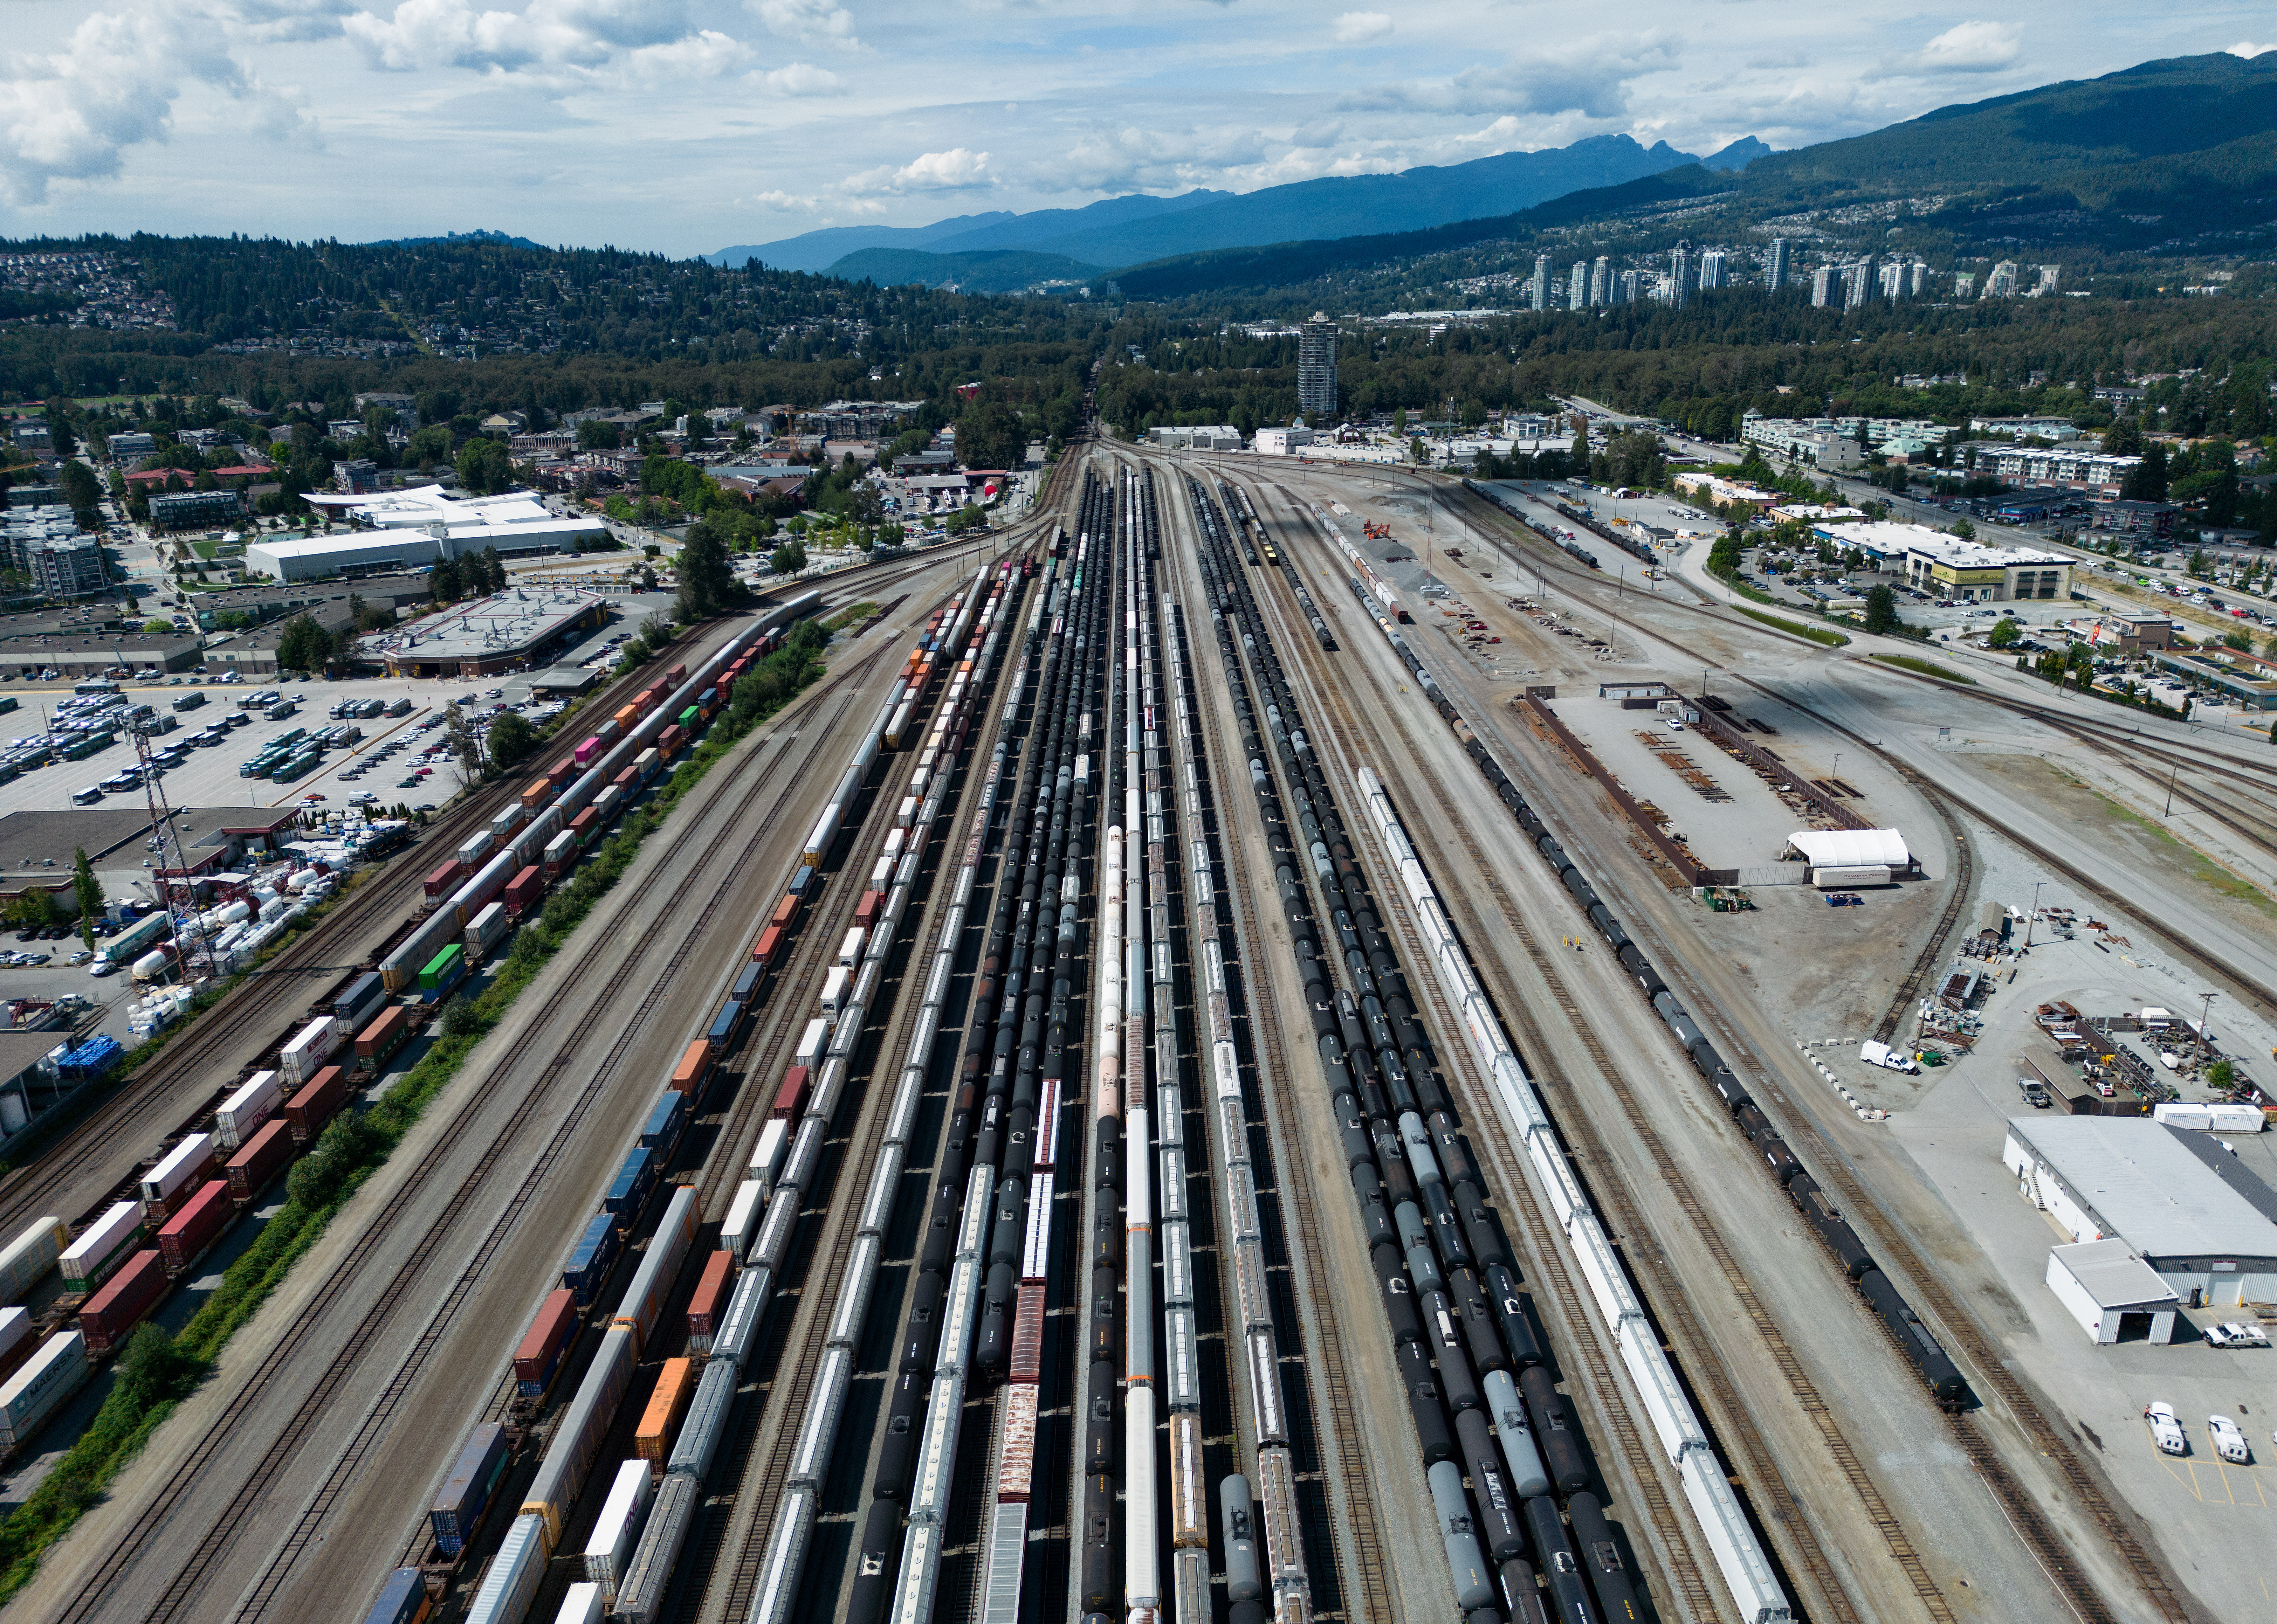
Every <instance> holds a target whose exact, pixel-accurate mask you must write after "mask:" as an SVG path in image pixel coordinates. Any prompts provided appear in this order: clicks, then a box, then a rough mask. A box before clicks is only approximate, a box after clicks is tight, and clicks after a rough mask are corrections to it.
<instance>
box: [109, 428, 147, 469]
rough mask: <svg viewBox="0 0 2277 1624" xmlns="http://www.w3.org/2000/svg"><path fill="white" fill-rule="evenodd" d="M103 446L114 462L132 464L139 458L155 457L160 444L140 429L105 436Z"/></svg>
mask: <svg viewBox="0 0 2277 1624" xmlns="http://www.w3.org/2000/svg"><path fill="white" fill-rule="evenodd" d="M103 444H104V445H105V446H107V447H108V448H109V450H110V459H111V461H113V462H132V461H133V459H135V458H137V457H155V456H156V455H157V454H158V442H157V441H156V439H154V438H153V437H152V436H149V435H147V434H145V433H143V432H142V431H141V429H128V430H126V432H124V433H122V434H114V435H108V436H104V440H103Z"/></svg>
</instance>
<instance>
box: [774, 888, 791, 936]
mask: <svg viewBox="0 0 2277 1624" xmlns="http://www.w3.org/2000/svg"><path fill="white" fill-rule="evenodd" d="M797 917H798V893H797V892H795V891H787V892H784V893H783V897H782V900H781V901H780V902H778V903H776V904H775V916H774V918H773V920H772V921H770V922H771V923H772V924H773V926H774V927H775V929H777V930H789V929H790V922H791V921H793V920H794V919H796V918H797Z"/></svg>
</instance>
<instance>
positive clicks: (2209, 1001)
mask: <svg viewBox="0 0 2277 1624" xmlns="http://www.w3.org/2000/svg"><path fill="white" fill-rule="evenodd" d="M2216 996H2217V995H2215V994H2213V993H2211V992H2209V993H2207V994H2206V995H2205V1003H2204V1004H2202V1005H2201V1006H2199V1008H2198V1062H2199V1064H2200V1065H2204V1064H2205V1058H2206V1055H2207V1054H2208V1053H2209V1052H2210V1051H2211V1049H2212V1045H2211V1043H2209V1042H2208V1039H2207V1028H2208V1027H2209V1026H2211V1025H2212V1022H2213V1001H2214V998H2215V997H2216Z"/></svg>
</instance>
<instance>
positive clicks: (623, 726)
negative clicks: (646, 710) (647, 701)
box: [617, 704, 640, 732]
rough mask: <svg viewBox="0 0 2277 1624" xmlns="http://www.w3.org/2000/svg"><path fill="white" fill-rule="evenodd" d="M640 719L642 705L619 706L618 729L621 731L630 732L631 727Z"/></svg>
mask: <svg viewBox="0 0 2277 1624" xmlns="http://www.w3.org/2000/svg"><path fill="white" fill-rule="evenodd" d="M639 720H640V707H639V706H638V705H636V704H634V705H622V706H620V707H619V708H618V710H617V731H618V732H628V731H629V730H630V729H631V727H632V725H633V724H634V723H636V722H637V721H639Z"/></svg>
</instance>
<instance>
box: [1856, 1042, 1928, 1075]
mask: <svg viewBox="0 0 2277 1624" xmlns="http://www.w3.org/2000/svg"><path fill="white" fill-rule="evenodd" d="M1858 1058H1859V1059H1862V1060H1863V1061H1864V1062H1865V1063H1866V1064H1867V1065H1869V1066H1880V1067H1882V1068H1883V1069H1884V1070H1885V1071H1892V1072H1908V1073H1912V1072H1918V1071H1920V1070H1921V1065H1920V1063H1919V1062H1918V1061H1916V1060H1915V1059H1914V1058H1913V1056H1911V1055H1909V1054H1908V1053H1907V1052H1906V1051H1904V1050H1902V1049H1892V1048H1891V1047H1890V1046H1889V1044H1887V1043H1874V1042H1871V1041H1869V1042H1866V1043H1861V1044H1859V1045H1858Z"/></svg>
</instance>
